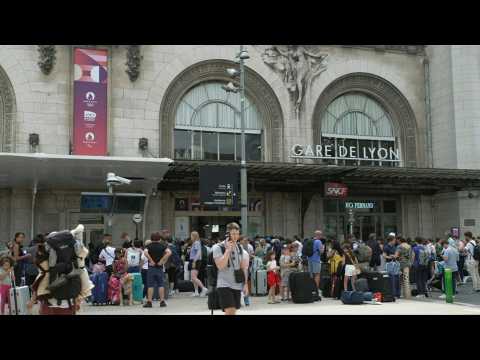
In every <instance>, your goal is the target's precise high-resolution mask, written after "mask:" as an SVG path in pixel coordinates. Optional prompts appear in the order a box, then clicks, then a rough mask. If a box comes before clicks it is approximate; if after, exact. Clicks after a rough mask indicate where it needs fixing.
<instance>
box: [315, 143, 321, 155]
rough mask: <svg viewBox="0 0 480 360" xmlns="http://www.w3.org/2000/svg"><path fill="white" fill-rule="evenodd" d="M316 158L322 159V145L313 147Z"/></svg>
mask: <svg viewBox="0 0 480 360" xmlns="http://www.w3.org/2000/svg"><path fill="white" fill-rule="evenodd" d="M315 149H316V152H317V157H322V145H317V146H315Z"/></svg>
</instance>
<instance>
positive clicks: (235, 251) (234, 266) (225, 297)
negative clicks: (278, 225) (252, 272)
mask: <svg viewBox="0 0 480 360" xmlns="http://www.w3.org/2000/svg"><path fill="white" fill-rule="evenodd" d="M227 233H228V234H227V238H226V239H225V241H223V242H221V243H219V244H216V245H214V246H213V249H212V254H211V260H213V261H212V262H213V263H212V264H210V266H211V270H212V271H211V273H212V279H213V281H212V282H213V283H212V284H211V286H212V287H214V288H215V287H216V290H214V291H216V293H217V295H218V305H219V306H220V308H221V309H222V310H223V311H224V312H225V315H235V314H236V311H237V309H240V299H241V292H242V290H243V293H244V295H245V296H248V284H247V279H248V264H249V255H248V253H247V252H246V251H245V250H244V249H243V247H242V246H241V245H240V244H239V242H238V240H239V237H240V227H239V226H238V224H236V223H230V224H228V225H227Z"/></svg>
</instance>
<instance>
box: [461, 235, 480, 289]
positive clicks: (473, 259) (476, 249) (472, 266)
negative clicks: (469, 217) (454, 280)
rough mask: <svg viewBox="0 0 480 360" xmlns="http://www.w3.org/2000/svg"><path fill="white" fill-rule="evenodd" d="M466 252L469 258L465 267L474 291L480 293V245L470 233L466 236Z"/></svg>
mask: <svg viewBox="0 0 480 360" xmlns="http://www.w3.org/2000/svg"><path fill="white" fill-rule="evenodd" d="M464 236H465V242H466V245H465V251H466V252H467V258H466V259H465V265H466V267H467V271H468V273H469V274H470V276H471V277H472V284H473V291H475V292H480V276H479V274H478V263H479V260H480V244H477V243H476V242H475V240H473V235H472V233H471V232H470V231H467V232H466V233H465V234H464Z"/></svg>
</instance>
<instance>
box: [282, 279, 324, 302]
mask: <svg viewBox="0 0 480 360" xmlns="http://www.w3.org/2000/svg"><path fill="white" fill-rule="evenodd" d="M288 282H289V286H290V292H291V294H292V301H293V302H294V303H295V304H309V303H312V302H314V301H316V300H320V295H319V294H318V289H317V285H316V284H315V282H314V281H313V279H312V278H311V277H310V273H308V272H297V273H291V274H290V277H289V279H288Z"/></svg>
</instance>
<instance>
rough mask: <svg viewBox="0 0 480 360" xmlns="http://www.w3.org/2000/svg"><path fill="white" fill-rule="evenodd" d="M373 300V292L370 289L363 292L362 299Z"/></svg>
mask: <svg viewBox="0 0 480 360" xmlns="http://www.w3.org/2000/svg"><path fill="white" fill-rule="evenodd" d="M372 300H373V293H371V292H370V291H366V292H364V293H363V301H372Z"/></svg>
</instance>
